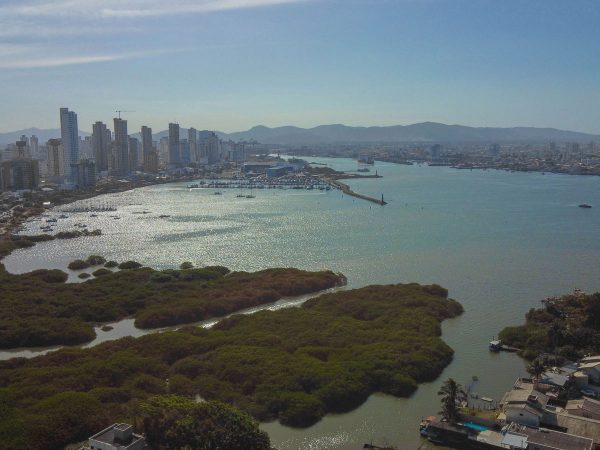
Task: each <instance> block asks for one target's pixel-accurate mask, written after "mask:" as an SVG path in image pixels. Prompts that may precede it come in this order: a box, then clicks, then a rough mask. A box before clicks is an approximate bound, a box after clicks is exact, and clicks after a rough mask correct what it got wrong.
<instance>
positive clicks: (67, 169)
mask: <svg viewBox="0 0 600 450" xmlns="http://www.w3.org/2000/svg"><path fill="white" fill-rule="evenodd" d="M60 136H61V141H62V146H63V152H64V173H65V182H66V183H68V184H72V185H74V184H76V183H77V175H78V169H77V166H78V164H79V128H78V126H77V114H75V112H73V111H69V108H60Z"/></svg>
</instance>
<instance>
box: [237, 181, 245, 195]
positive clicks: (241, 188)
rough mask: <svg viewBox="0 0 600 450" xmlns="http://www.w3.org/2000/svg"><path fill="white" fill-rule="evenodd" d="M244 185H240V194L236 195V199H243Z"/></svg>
mask: <svg viewBox="0 0 600 450" xmlns="http://www.w3.org/2000/svg"><path fill="white" fill-rule="evenodd" d="M244 197H245V195H244V185H243V184H242V183H240V193H239V194H238V195H237V198H244Z"/></svg>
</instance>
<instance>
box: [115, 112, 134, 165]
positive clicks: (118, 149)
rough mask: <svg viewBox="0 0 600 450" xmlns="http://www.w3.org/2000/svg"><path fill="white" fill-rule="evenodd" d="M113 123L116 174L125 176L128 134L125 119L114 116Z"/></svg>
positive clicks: (127, 156) (127, 162) (127, 158)
mask: <svg viewBox="0 0 600 450" xmlns="http://www.w3.org/2000/svg"><path fill="white" fill-rule="evenodd" d="M113 120H114V124H115V166H116V167H114V171H115V173H116V174H117V175H121V176H127V175H129V174H130V169H129V136H128V135H127V121H126V120H125V119H120V118H116V117H115V118H114V119H113Z"/></svg>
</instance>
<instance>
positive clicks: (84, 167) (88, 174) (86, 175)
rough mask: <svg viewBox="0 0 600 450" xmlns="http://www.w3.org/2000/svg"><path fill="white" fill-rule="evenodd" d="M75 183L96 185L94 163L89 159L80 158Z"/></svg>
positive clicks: (83, 186)
mask: <svg viewBox="0 0 600 450" xmlns="http://www.w3.org/2000/svg"><path fill="white" fill-rule="evenodd" d="M78 169H79V170H78V174H77V175H78V177H77V185H78V186H79V187H80V188H89V187H93V186H95V185H96V164H95V163H94V161H92V160H91V159H82V160H81V162H80V164H79V167H78Z"/></svg>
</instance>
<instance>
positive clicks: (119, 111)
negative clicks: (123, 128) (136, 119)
mask: <svg viewBox="0 0 600 450" xmlns="http://www.w3.org/2000/svg"><path fill="white" fill-rule="evenodd" d="M115 112H116V113H117V114H119V119H120V118H121V113H126V112H135V111H130V110H125V109H117V110H116V111H115Z"/></svg>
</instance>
